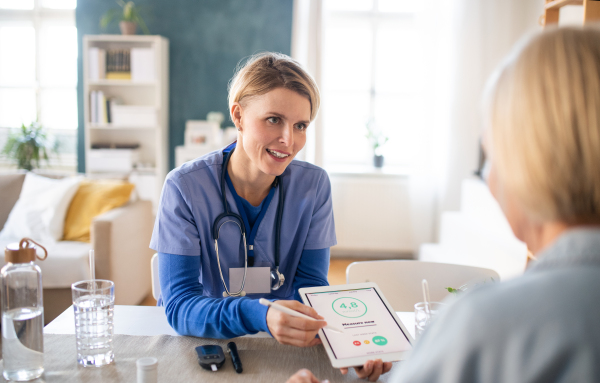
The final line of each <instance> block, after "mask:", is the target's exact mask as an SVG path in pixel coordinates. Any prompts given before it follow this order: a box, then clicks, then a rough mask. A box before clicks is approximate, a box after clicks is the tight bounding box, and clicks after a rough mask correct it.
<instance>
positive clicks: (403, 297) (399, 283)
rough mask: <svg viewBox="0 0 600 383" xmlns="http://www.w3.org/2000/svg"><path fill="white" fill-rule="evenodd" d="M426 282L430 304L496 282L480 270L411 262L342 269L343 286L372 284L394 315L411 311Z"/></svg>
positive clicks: (488, 271) (487, 271)
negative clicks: (461, 290) (465, 288)
mask: <svg viewBox="0 0 600 383" xmlns="http://www.w3.org/2000/svg"><path fill="white" fill-rule="evenodd" d="M423 279H427V283H428V284H429V294H430V297H431V301H433V302H440V301H442V300H444V299H445V298H446V297H447V296H448V295H449V294H450V293H449V292H448V289H447V288H448V287H452V288H455V289H458V288H459V287H461V286H462V285H464V284H466V283H469V282H484V281H486V282H492V279H493V280H494V281H496V282H499V281H500V276H499V275H498V273H497V272H495V271H494V270H491V269H484V268H481V267H472V266H463V265H453V264H448V263H438V262H422V261H412V260H390V261H367V262H354V263H351V264H350V265H348V268H347V269H346V281H347V283H349V284H350V283H362V282H375V283H377V285H378V286H379V287H380V288H381V291H382V292H383V294H384V295H385V297H386V298H387V300H388V301H389V302H390V304H391V305H392V307H393V308H394V310H396V311H413V310H414V305H415V303H417V302H422V301H423V290H422V287H421V281H422V280H423Z"/></svg>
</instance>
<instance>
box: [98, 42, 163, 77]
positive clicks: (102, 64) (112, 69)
mask: <svg viewBox="0 0 600 383" xmlns="http://www.w3.org/2000/svg"><path fill="white" fill-rule="evenodd" d="M88 58H89V68H88V69H89V79H90V80H91V81H98V80H102V79H107V80H133V81H154V79H155V73H154V72H155V66H154V61H155V57H154V49H153V48H135V47H134V48H130V49H127V48H126V49H108V50H106V49H101V48H98V47H91V48H89V49H88Z"/></svg>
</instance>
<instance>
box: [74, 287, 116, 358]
mask: <svg viewBox="0 0 600 383" xmlns="http://www.w3.org/2000/svg"><path fill="white" fill-rule="evenodd" d="M71 292H72V293H73V309H74V310H75V338H76V340H77V363H79V364H81V365H82V366H84V367H100V366H104V365H107V364H110V363H112V362H113V361H114V358H115V357H114V353H113V336H114V325H113V311H114V305H115V284H114V282H112V281H107V280H102V279H95V280H89V281H81V282H75V283H73V284H72V285H71Z"/></svg>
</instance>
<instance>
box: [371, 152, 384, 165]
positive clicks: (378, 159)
mask: <svg viewBox="0 0 600 383" xmlns="http://www.w3.org/2000/svg"><path fill="white" fill-rule="evenodd" d="M373 166H375V167H376V168H381V167H383V156H378V155H375V156H373Z"/></svg>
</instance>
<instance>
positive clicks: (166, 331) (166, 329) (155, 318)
mask: <svg viewBox="0 0 600 383" xmlns="http://www.w3.org/2000/svg"><path fill="white" fill-rule="evenodd" d="M164 310H165V309H164V308H163V307H155V306H120V305H117V306H115V335H116V334H121V335H135V336H155V335H173V336H179V334H177V333H176V332H175V330H173V329H172V328H171V326H169V323H168V322H167V317H166V315H165V312H164ZM396 314H398V317H400V320H401V321H402V323H404V326H405V327H406V329H407V330H408V332H409V333H410V334H411V335H412V337H413V338H414V337H415V314H414V313H413V312H412V311H409V312H400V311H399V312H397V313H396ZM44 334H69V335H73V334H75V320H74V319H73V306H71V307H69V308H68V309H66V310H65V311H64V312H63V313H62V314H60V315H59V316H58V317H56V318H55V319H54V320H53V321H52V322H50V323H48V325H47V326H46V327H44ZM247 337H259V338H264V337H268V338H270V335H269V334H267V333H264V332H263V333H258V334H256V335H247Z"/></svg>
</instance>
